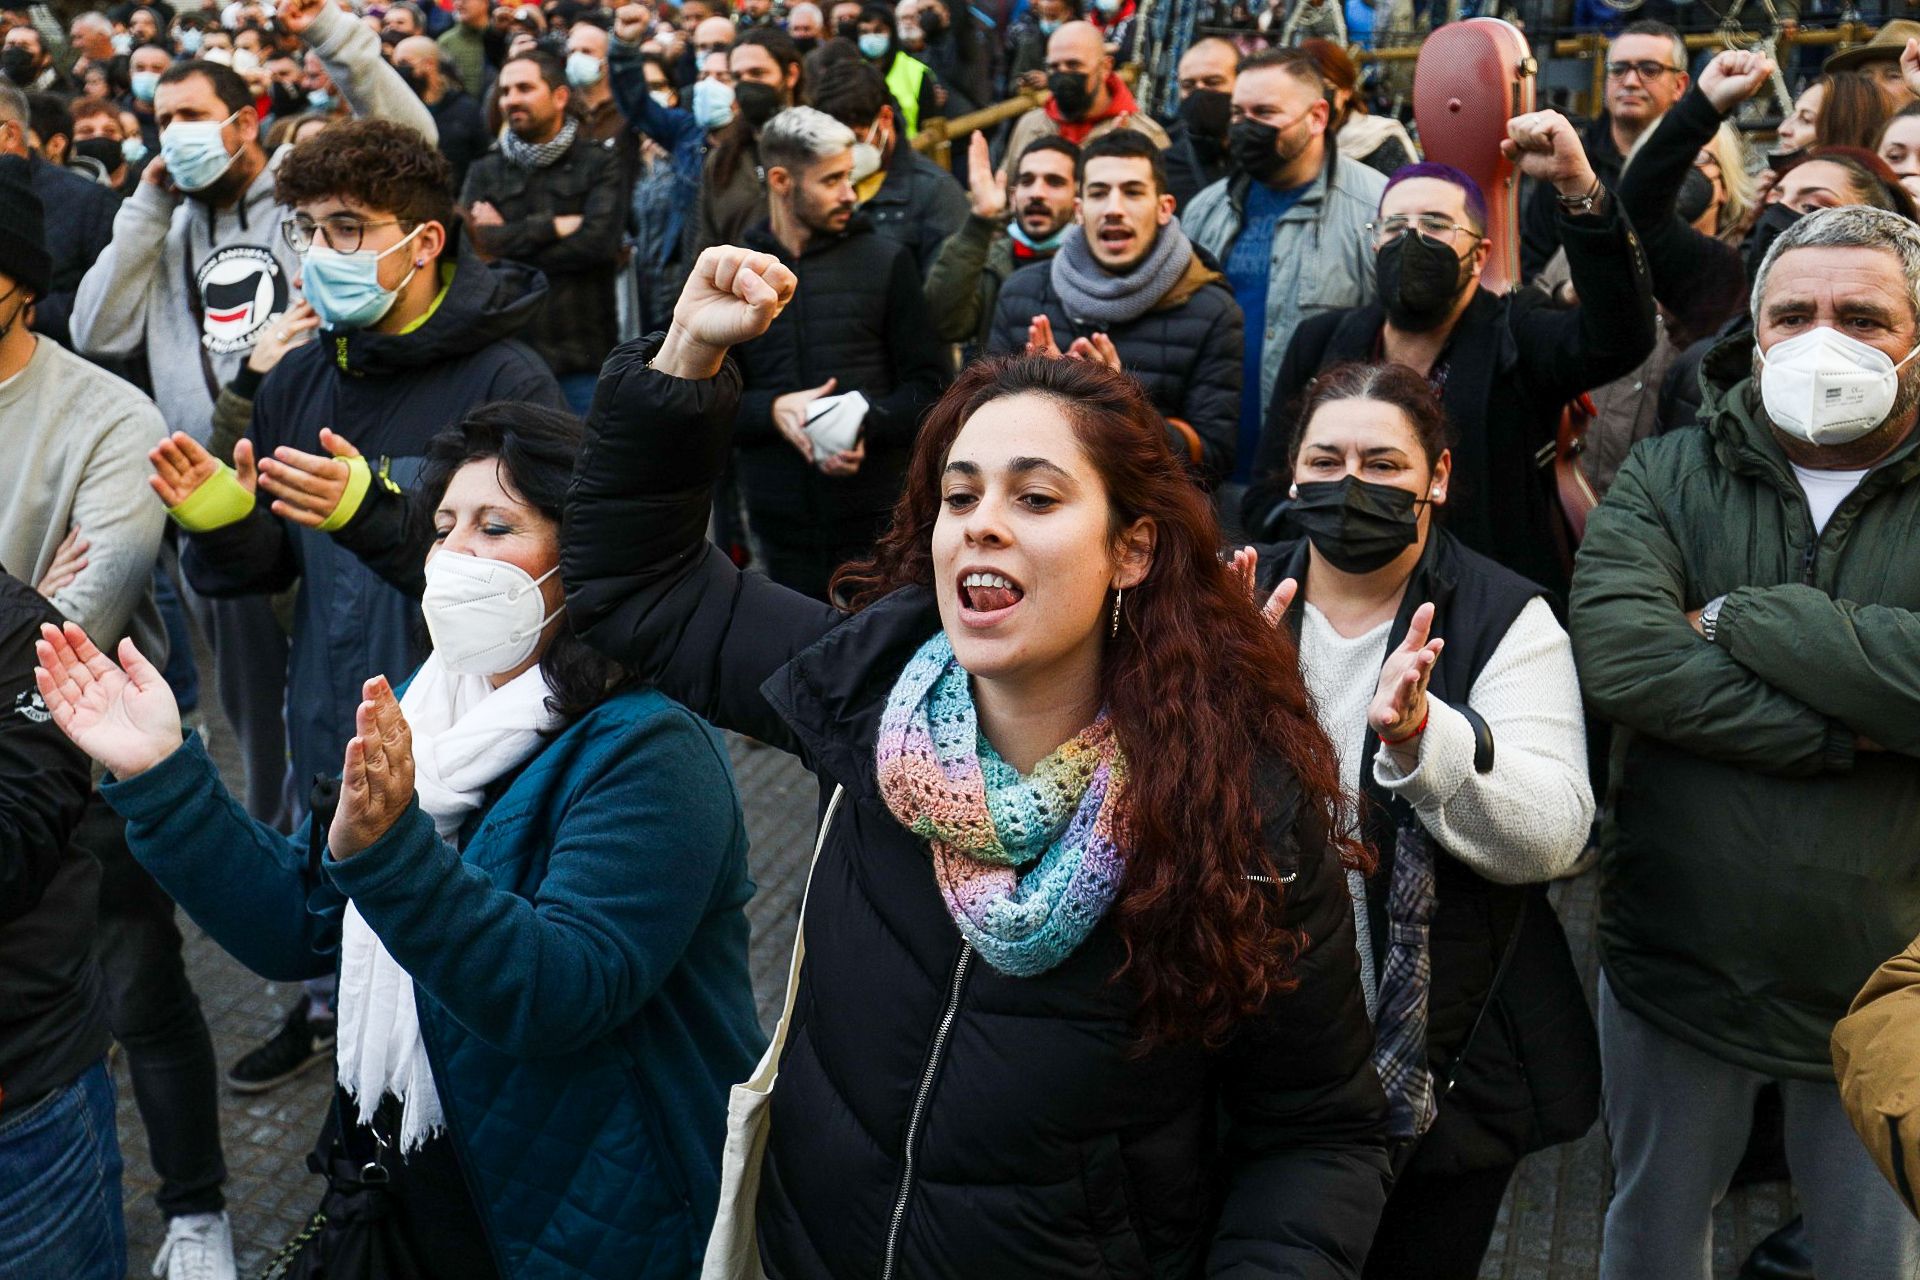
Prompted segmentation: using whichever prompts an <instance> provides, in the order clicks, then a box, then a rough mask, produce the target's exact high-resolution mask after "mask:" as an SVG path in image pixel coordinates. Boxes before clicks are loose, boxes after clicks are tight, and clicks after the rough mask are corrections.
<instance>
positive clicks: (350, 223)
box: [280, 213, 406, 253]
mask: <svg viewBox="0 0 1920 1280" xmlns="http://www.w3.org/2000/svg"><path fill="white" fill-rule="evenodd" d="M405 221H406V220H405V219H404V218H387V219H384V220H382V221H380V222H368V221H367V220H366V219H365V218H356V217H354V216H353V215H352V214H350V213H335V214H330V215H328V216H327V217H325V218H321V219H320V220H319V221H317V222H316V221H315V220H314V219H312V218H309V217H308V216H307V215H306V214H304V213H296V214H294V215H293V216H292V217H291V218H288V219H286V220H285V221H284V222H282V223H281V224H280V234H281V235H283V236H285V237H286V240H287V247H288V248H289V249H292V250H293V251H294V252H295V253H305V252H306V251H307V250H308V249H310V248H312V247H313V233H314V232H315V231H319V232H321V233H322V235H323V236H324V238H325V240H326V244H327V248H329V249H332V250H333V251H334V252H336V253H353V252H355V251H357V250H358V249H359V248H360V241H361V240H362V239H363V238H365V236H366V234H367V230H368V228H370V227H398V226H401V225H403V224H404V223H405Z"/></svg>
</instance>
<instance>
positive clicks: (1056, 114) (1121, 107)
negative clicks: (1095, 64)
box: [1006, 75, 1169, 163]
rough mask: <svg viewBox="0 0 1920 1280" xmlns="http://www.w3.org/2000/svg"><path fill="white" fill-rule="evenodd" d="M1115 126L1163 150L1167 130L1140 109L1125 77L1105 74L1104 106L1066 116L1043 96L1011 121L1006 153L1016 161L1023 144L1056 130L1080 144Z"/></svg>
mask: <svg viewBox="0 0 1920 1280" xmlns="http://www.w3.org/2000/svg"><path fill="white" fill-rule="evenodd" d="M1115 129H1133V130H1136V131H1137V132H1140V133H1144V134H1146V135H1147V137H1149V138H1151V139H1153V145H1154V146H1156V147H1159V148H1160V149H1161V150H1162V151H1165V150H1166V149H1167V146H1168V141H1169V140H1168V138H1167V131H1166V130H1165V129H1162V128H1161V127H1160V125H1159V124H1158V123H1157V122H1156V121H1155V120H1154V118H1153V117H1152V116H1150V115H1148V114H1147V113H1146V112H1144V111H1142V110H1141V109H1140V104H1139V103H1137V102H1135V101H1134V99H1133V91H1132V90H1131V89H1129V88H1127V83H1126V81H1124V80H1122V79H1121V78H1120V77H1119V76H1117V75H1109V76H1108V77H1107V107H1106V110H1104V111H1100V112H1097V113H1092V112H1090V113H1089V114H1088V115H1087V118H1086V119H1084V120H1069V119H1067V118H1066V117H1065V116H1064V115H1062V114H1061V113H1060V108H1059V107H1058V106H1057V105H1056V104H1055V103H1054V101H1053V99H1051V98H1049V99H1047V102H1046V105H1045V106H1039V107H1035V108H1034V109H1033V110H1031V111H1029V112H1027V113H1026V114H1025V115H1023V116H1021V117H1020V118H1019V119H1018V120H1017V121H1015V122H1014V126H1013V136H1012V137H1011V138H1009V139H1008V140H1007V152H1006V154H1007V155H1008V156H1009V157H1011V158H1012V162H1014V163H1017V162H1018V161H1019V159H1020V155H1021V153H1022V152H1024V151H1025V150H1026V149H1027V144H1028V143H1030V142H1032V141H1033V140H1034V139H1036V138H1044V137H1046V136H1047V135H1048V134H1059V135H1060V136H1061V137H1063V138H1065V139H1066V140H1067V141H1068V142H1071V143H1073V144H1074V145H1075V146H1077V147H1084V146H1086V145H1087V143H1089V142H1091V141H1093V140H1094V139H1095V138H1097V137H1099V136H1100V135H1102V134H1105V133H1112V132H1113V131H1114V130H1115Z"/></svg>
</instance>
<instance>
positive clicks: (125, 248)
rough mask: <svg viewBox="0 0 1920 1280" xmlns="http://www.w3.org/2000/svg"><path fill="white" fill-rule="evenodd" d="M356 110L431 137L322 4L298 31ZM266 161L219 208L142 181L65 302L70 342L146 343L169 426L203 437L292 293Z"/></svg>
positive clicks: (420, 106)
mask: <svg viewBox="0 0 1920 1280" xmlns="http://www.w3.org/2000/svg"><path fill="white" fill-rule="evenodd" d="M306 39H307V43H308V44H309V45H311V46H312V47H313V51H314V52H315V53H317V54H319V55H320V59H321V61H322V62H324V63H325V64H326V69H327V74H328V75H329V76H330V77H332V79H333V82H334V83H335V84H336V85H338V86H339V87H340V92H341V95H342V96H343V97H344V98H345V99H346V101H347V105H348V106H350V107H352V108H353V111H354V114H356V115H366V116H380V117H382V118H385V119H388V120H392V121H395V122H396V123H399V124H405V125H411V126H412V127H413V128H415V129H418V130H419V131H420V132H421V133H422V134H424V135H425V136H426V139H427V141H429V142H434V141H437V140H438V139H439V136H440V135H439V130H438V128H437V127H436V126H435V125H434V122H433V115H432V113H430V112H429V111H428V110H427V108H426V105H425V104H424V103H422V102H421V101H420V99H419V98H418V97H417V96H415V94H414V92H413V90H411V89H409V88H408V87H407V83H406V81H404V80H402V79H401V78H400V73H399V72H397V71H395V70H394V69H393V68H392V67H391V66H389V65H387V61H386V59H384V58H383V57H381V56H380V37H378V36H376V35H375V34H374V33H373V31H372V30H371V29H370V28H369V27H368V26H367V25H366V24H365V23H363V22H360V21H359V20H357V19H356V18H354V17H352V16H351V15H349V14H346V13H342V12H341V11H340V10H339V9H336V8H334V7H333V6H332V5H328V6H327V7H326V8H325V9H323V10H321V11H320V13H319V14H317V15H316V16H315V17H314V20H313V25H312V26H311V27H309V28H308V29H307V33H306ZM284 154H285V152H284V150H283V151H282V152H281V154H280V155H276V156H274V157H273V160H272V161H271V162H270V163H269V164H268V165H267V166H266V167H265V168H263V169H262V170H261V171H260V173H259V175H258V176H257V177H255V178H254V180H253V183H252V185H250V186H249V187H248V188H247V191H246V194H245V195H244V196H242V197H241V199H240V200H239V201H237V202H236V203H235V204H234V205H232V206H231V207H229V208H226V209H219V210H215V209H210V208H208V207H207V206H206V205H205V204H202V203H201V202H199V201H197V200H194V199H192V198H191V197H185V196H179V195H171V194H168V193H167V192H165V191H162V190H161V189H160V188H158V187H156V186H154V185H153V184H152V183H148V182H142V183H141V184H140V185H139V186H138V187H137V188H136V189H135V191H134V193H133V195H132V196H131V197H129V198H128V199H127V201H126V202H125V203H124V204H122V205H121V206H120V212H119V214H118V215H117V216H116V217H115V218H114V220H113V240H112V242H111V243H109V244H108V245H107V247H106V250H105V251H104V252H102V253H101V255H100V257H99V259H98V260H96V261H95V262H94V264H93V266H92V267H91V268H89V269H88V271H87V274H86V277H85V278H84V279H82V280H81V281H80V291H79V294H78V296H76V297H75V299H74V304H73V321H72V330H73V342H74V346H75V347H76V348H77V349H78V350H80V351H81V352H82V353H83V354H86V355H90V356H131V355H135V354H140V353H144V354H145V355H146V357H147V362H148V366H149V368H150V370H151V377H152V379H153V396H154V399H155V400H156V401H157V402H158V403H159V405H160V412H161V413H162V414H163V415H164V416H165V418H166V429H167V430H168V431H184V432H186V433H187V434H188V435H190V436H192V437H194V439H196V440H201V441H204V440H206V439H207V436H208V432H209V430H210V428H211V422H212V416H213V402H214V398H215V397H216V396H217V395H218V394H219V391H220V388H221V387H224V386H225V385H226V384H227V383H228V382H229V381H231V380H232V378H233V375H234V373H235V372H236V371H237V370H238V369H239V367H240V365H241V364H242V363H243V362H244V361H245V360H246V358H247V355H248V353H249V352H251V351H252V350H253V344H254V341H255V340H256V339H257V338H258V337H259V336H260V330H261V329H262V328H264V327H265V326H266V325H267V324H268V323H269V322H270V321H272V320H273V319H274V318H276V317H277V316H279V315H280V314H281V313H282V312H284V311H285V310H286V309H287V307H288V306H289V305H291V303H292V302H293V300H294V298H295V296H296V295H295V294H294V290H293V278H294V274H295V273H296V272H297V270H298V269H299V265H300V258H299V255H298V254H295V253H294V252H293V251H292V250H291V249H289V248H288V247H287V244H286V240H285V239H284V237H283V236H282V235H281V233H280V223H281V221H282V220H283V219H284V218H285V217H286V216H287V215H288V210H286V209H284V208H282V207H281V206H280V205H279V204H277V203H276V202H275V201H274V198H273V181H274V170H275V169H276V168H277V166H278V163H279V161H280V159H281V156H282V155H284Z"/></svg>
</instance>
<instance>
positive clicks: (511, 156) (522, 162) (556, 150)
mask: <svg viewBox="0 0 1920 1280" xmlns="http://www.w3.org/2000/svg"><path fill="white" fill-rule="evenodd" d="M579 132H580V122H579V121H578V120H569V121H567V123H566V125H565V126H564V127H563V128H562V129H561V130H560V132H559V133H556V134H554V135H553V137H552V138H550V139H548V140H547V141H545V142H522V141H521V140H520V139H519V138H518V137H517V136H516V135H515V134H514V132H513V130H511V129H509V128H506V127H505V126H504V125H503V126H501V129H500V153H501V154H502V155H504V156H506V158H507V159H508V160H510V161H512V162H513V163H514V164H517V165H519V166H520V167H521V168H522V169H544V168H546V167H547V166H548V165H551V164H553V163H554V162H555V161H556V160H558V159H559V158H560V157H561V156H563V155H565V154H567V148H568V147H571V146H572V145H573V138H574V135H575V134H577V133H579Z"/></svg>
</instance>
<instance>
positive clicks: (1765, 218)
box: [1740, 204, 1800, 280]
mask: <svg viewBox="0 0 1920 1280" xmlns="http://www.w3.org/2000/svg"><path fill="white" fill-rule="evenodd" d="M1798 221H1800V212H1799V210H1797V209H1790V208H1788V207H1787V206H1786V205H1784V204H1770V205H1768V206H1767V207H1766V208H1765V209H1764V210H1763V211H1762V212H1761V214H1760V217H1759V218H1758V219H1757V220H1755V222H1754V224H1753V230H1751V231H1749V232H1747V242H1746V243H1745V244H1743V245H1741V246H1740V256H1741V257H1742V258H1743V259H1744V260H1745V262H1746V264H1747V279H1749V280H1752V279H1755V278H1757V277H1758V276H1759V274H1760V264H1761V263H1762V262H1763V261H1765V260H1766V256H1767V250H1768V249H1770V248H1772V247H1773V242H1774V241H1775V240H1778V239H1779V238H1780V236H1781V233H1783V232H1784V231H1786V229H1787V228H1788V227H1790V226H1792V225H1793V224H1794V223H1796V222H1798Z"/></svg>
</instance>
